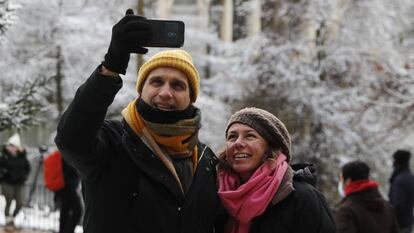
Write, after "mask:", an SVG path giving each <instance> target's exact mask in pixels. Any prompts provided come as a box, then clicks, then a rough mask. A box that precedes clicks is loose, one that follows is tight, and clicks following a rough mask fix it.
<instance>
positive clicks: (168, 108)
mask: <svg viewBox="0 0 414 233" xmlns="http://www.w3.org/2000/svg"><path fill="white" fill-rule="evenodd" d="M154 106H155V107H156V108H158V109H160V110H163V111H174V110H175V107H174V106H171V105H164V104H155V105H154Z"/></svg>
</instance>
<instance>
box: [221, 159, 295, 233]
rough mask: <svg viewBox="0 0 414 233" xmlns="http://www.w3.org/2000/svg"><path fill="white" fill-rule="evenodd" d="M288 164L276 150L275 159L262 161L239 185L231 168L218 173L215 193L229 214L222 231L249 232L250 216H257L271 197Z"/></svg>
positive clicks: (236, 176)
mask: <svg viewBox="0 0 414 233" xmlns="http://www.w3.org/2000/svg"><path fill="white" fill-rule="evenodd" d="M288 166H289V165H288V163H287V162H286V156H285V155H284V154H282V153H280V154H279V156H278V157H277V159H276V161H268V162H265V163H263V164H262V165H261V166H260V167H259V168H258V169H257V170H256V171H255V172H254V173H253V175H252V176H251V177H250V179H249V180H248V181H247V182H246V183H244V184H242V185H240V178H239V176H238V175H237V174H236V173H235V172H234V171H232V170H231V169H226V170H223V171H221V172H219V191H218V195H219V197H220V199H221V201H222V203H223V205H224V207H225V208H226V210H227V211H228V212H229V213H230V215H231V217H232V219H231V220H230V222H229V225H228V227H229V229H226V232H228V233H248V232H249V230H250V226H251V223H252V219H253V218H254V217H256V216H259V215H261V214H262V213H263V212H264V211H265V210H266V207H267V206H268V205H269V204H270V202H271V201H272V199H273V197H274V196H275V194H276V191H277V190H278V188H279V186H280V183H281V182H282V179H283V176H284V175H285V172H286V170H287V169H288Z"/></svg>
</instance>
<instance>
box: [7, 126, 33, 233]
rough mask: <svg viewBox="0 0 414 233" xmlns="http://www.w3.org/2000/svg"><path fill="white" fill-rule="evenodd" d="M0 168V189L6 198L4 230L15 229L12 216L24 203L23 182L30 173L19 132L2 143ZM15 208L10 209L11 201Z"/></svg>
mask: <svg viewBox="0 0 414 233" xmlns="http://www.w3.org/2000/svg"><path fill="white" fill-rule="evenodd" d="M0 168H1V170H2V171H3V172H4V174H3V177H2V184H1V191H2V193H3V195H4V197H5V199H6V206H5V209H4V215H5V217H6V228H5V229H6V230H13V229H15V224H14V218H15V217H16V216H17V214H18V213H19V211H20V209H21V208H22V206H23V205H24V203H25V196H26V195H25V187H24V183H25V181H26V180H27V177H28V176H29V173H30V164H29V161H28V160H27V157H26V149H25V148H24V147H23V146H22V143H21V140H20V136H19V134H14V135H13V136H12V137H10V138H9V139H8V141H7V142H6V144H5V145H3V148H2V151H1V156H0ZM13 200H14V201H15V208H14V210H11V208H10V207H11V203H12V201H13Z"/></svg>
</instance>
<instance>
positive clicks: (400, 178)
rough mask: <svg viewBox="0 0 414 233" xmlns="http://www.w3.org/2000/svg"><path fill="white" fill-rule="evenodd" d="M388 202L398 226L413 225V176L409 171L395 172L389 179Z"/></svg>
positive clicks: (406, 169)
mask: <svg viewBox="0 0 414 233" xmlns="http://www.w3.org/2000/svg"><path fill="white" fill-rule="evenodd" d="M390 183H391V186H390V192H389V200H390V203H391V205H392V206H393V207H394V211H395V215H396V217H397V220H398V223H399V226H400V227H401V228H406V227H409V226H411V225H413V222H414V217H413V207H414V176H413V174H412V173H411V171H410V169H408V168H405V169H400V170H395V171H394V172H393V174H392V176H391V179H390Z"/></svg>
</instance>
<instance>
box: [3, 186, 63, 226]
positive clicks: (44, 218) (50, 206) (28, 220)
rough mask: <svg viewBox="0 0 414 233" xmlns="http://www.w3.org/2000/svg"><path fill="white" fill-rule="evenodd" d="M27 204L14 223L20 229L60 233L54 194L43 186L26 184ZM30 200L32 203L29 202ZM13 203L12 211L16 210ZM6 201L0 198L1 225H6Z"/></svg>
mask: <svg viewBox="0 0 414 233" xmlns="http://www.w3.org/2000/svg"><path fill="white" fill-rule="evenodd" d="M24 188H25V190H24V191H25V192H24V193H25V194H26V197H27V199H26V200H27V202H26V204H25V206H24V207H23V208H22V209H21V211H20V213H19V214H18V215H17V216H16V218H15V220H14V222H15V225H16V226H17V227H18V228H22V229H33V230H42V231H49V232H58V229H59V211H58V209H57V208H55V205H54V201H53V195H54V194H53V193H52V192H50V191H49V190H47V189H46V188H45V187H44V186H43V184H33V183H32V184H30V183H29V184H26V185H25V186H24ZM29 199H30V202H29ZM14 205H15V204H14V202H12V205H11V209H12V210H13V209H14ZM4 208H5V199H4V196H0V210H1V214H0V216H1V217H0V224H1V225H5V217H4Z"/></svg>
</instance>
